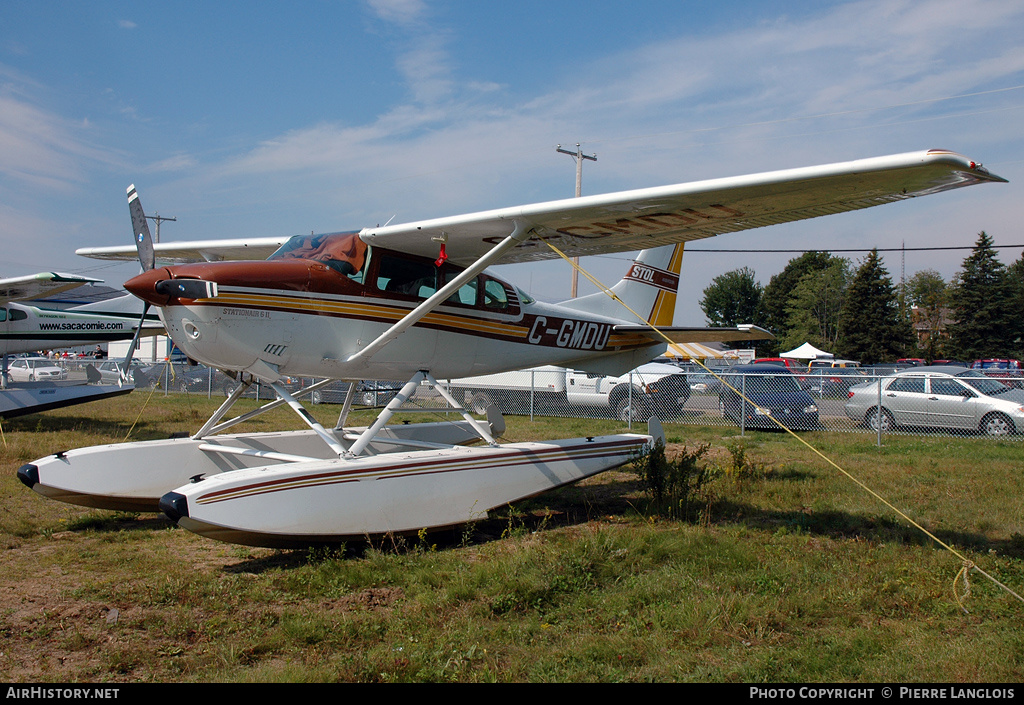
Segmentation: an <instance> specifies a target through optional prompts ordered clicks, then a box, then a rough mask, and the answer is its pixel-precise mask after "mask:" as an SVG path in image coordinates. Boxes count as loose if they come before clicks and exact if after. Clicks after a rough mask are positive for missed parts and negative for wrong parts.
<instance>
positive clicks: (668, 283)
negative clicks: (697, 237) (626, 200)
mask: <svg viewBox="0 0 1024 705" xmlns="http://www.w3.org/2000/svg"><path fill="white" fill-rule="evenodd" d="M682 263H683V243H679V244H677V245H665V246H663V247H656V248H654V249H650V250H643V251H642V252H641V253H640V255H639V256H638V257H637V258H636V259H635V260H634V261H633V264H631V265H630V267H629V270H628V271H627V272H626V275H625V276H624V277H622V279H621V280H619V282H618V283H617V284H616V285H615V286H613V287H612V288H611V290H612V292H613V293H614V294H615V295H616V296H617V297H618V298H619V299H621V300H622V302H623V303H625V304H626V306H628V307H629V308H630V309H632V310H633V311H634V312H635V313H636V314H638V315H639V316H640V317H642V318H643V319H644V320H645V321H647V322H648V323H651V324H652V325H655V326H671V325H672V318H673V316H674V315H675V309H676V292H677V291H678V289H679V270H680V267H681V266H682ZM560 305H562V306H565V307H566V308H573V309H576V310H578V311H586V312H587V313H593V314H597V315H601V316H609V317H611V318H619V319H626V320H629V319H632V318H633V315H632V314H631V313H629V311H627V310H626V309H625V308H623V306H622V304H620V303H619V302H618V301H616V300H614V299H612V297H610V296H608V294H607V293H605V292H603V291H600V292H597V293H596V294H589V295H587V296H581V297H579V298H576V299H570V300H568V301H563V302H561V304H560ZM637 322H639V321H637Z"/></svg>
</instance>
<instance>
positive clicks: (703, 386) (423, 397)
mask: <svg viewBox="0 0 1024 705" xmlns="http://www.w3.org/2000/svg"><path fill="white" fill-rule="evenodd" d="M111 363H113V361H111ZM115 364H118V363H113V364H108V365H107V367H108V368H111V367H113V366H114V365H115ZM97 366H98V367H102V366H103V365H102V364H100V365H97ZM658 367H659V368H664V367H665V366H663V365H659V366H658ZM640 369H641V370H643V369H645V368H640ZM132 371H133V378H134V382H135V385H136V387H139V388H147V387H152V386H156V387H157V388H158V389H162V390H164V392H165V393H174V392H188V393H191V394H200V395H202V396H206V397H211V398H212V397H227V396H228V395H229V394H230V393H231V391H232V390H233V389H234V388H235V386H237V384H238V382H236V381H235V380H234V379H232V378H231V377H228V376H227V375H225V374H223V373H222V372H219V371H217V370H214V369H211V368H208V367H204V366H202V365H198V366H190V365H186V364H180V365H178V364H174V365H171V364H167V363H164V364H159V365H153V366H145V365H139V366H137V367H136V366H133V370H132ZM509 374H512V373H509ZM515 375H516V376H515V377H514V379H513V382H514V383H509V378H505V379H504V380H495V379H494V378H493V377H492V378H475V379H474V378H466V379H462V380H442V381H440V382H439V383H440V384H443V385H444V386H445V387H446V388H447V389H448V390H449V391H450V392H451V393H452V394H453V395H454V397H455V399H456V400H457V401H459V402H460V403H463V404H464V405H465V406H466V408H468V409H469V410H470V411H471V412H472V413H474V414H483V413H484V412H485V410H486V407H487V406H488V405H491V404H493V405H494V406H496V407H497V408H498V410H500V411H501V412H502V413H503V414H506V415H520V416H529V417H537V416H557V417H566V418H594V419H618V420H619V421H622V422H623V423H625V424H626V425H628V426H629V427H630V428H632V427H633V424H634V423H636V424H637V425H638V426H639V425H640V424H644V423H646V421H647V419H649V418H650V417H651V416H657V417H658V418H659V419H660V420H662V422H663V423H665V424H696V425H726V426H730V427H734V428H736V429H737V430H738V432H739V433H740V434H746V433H753V432H757V431H773V430H774V431H778V430H781V429H782V427H785V428H789V429H792V430H794V431H814V430H826V431H837V432H848V433H863V434H866V435H872V436H874V437H875V438H877V440H878V442H879V443H881V441H882V439H883V438H884V437H885V436H887V435H890V434H943V435H952V436H962V437H967V436H971V437H978V436H988V437H994V438H1014V439H1020V438H1024V378H1016V377H1013V378H996V377H988V376H985V375H983V374H982V373H980V372H977V371H973V370H957V369H954V368H950V371H949V372H935V371H929V372H916V371H914V370H913V369H910V370H906V371H905V372H902V373H900V374H897V375H891V374H890V375H877V376H876V375H871V374H866V373H864V371H863V370H859V369H856V368H831V369H826V370H823V371H818V372H816V373H814V374H793V373H790V372H787V371H784V370H782V369H780V368H775V369H771V368H770V367H769V368H768V369H766V368H765V366H764V365H738V366H735V367H730V368H723V369H719V370H717V371H716V372H714V373H709V372H706V371H703V370H701V371H698V372H694V371H692V370H691V371H682V370H677V371H673V372H671V373H668V374H666V373H664V371H661V372H659V373H654V374H652V373H646V372H632V373H628V374H626V375H623V376H621V377H611V376H606V375H597V374H587V373H583V372H573V371H571V370H561V369H560V368H540V369H538V370H523V371H521V372H518V373H515ZM497 377H502V376H501V375H498V376H497ZM313 381H314V380H312V379H308V378H307V379H299V378H288V379H286V380H285V382H284V384H285V388H286V389H288V390H289V391H291V392H294V391H297V390H299V389H301V388H302V387H304V386H307V385H309V384H311V383H312V382H313ZM402 384H403V382H402V381H393V382H386V381H384V382H375V381H365V382H360V383H357V394H356V397H355V403H356V405H357V406H361V407H381V406H384V405H385V404H387V402H389V401H390V400H391V399H392V398H394V396H395V395H396V394H397V392H398V390H399V389H401V387H402ZM347 390H348V383H347V382H335V383H332V384H331V385H328V386H326V387H323V388H321V389H318V390H316V391H315V392H313V393H311V394H309V395H308V396H307V397H306V399H307V400H308V401H309V402H311V403H313V404H326V403H335V404H340V403H342V402H343V401H344V398H345V394H346V392H347ZM244 396H247V397H249V398H253V397H258V398H260V399H264V400H271V399H274V398H276V394H275V393H274V391H273V389H271V388H270V387H269V386H267V385H261V384H260V383H259V382H254V383H253V384H252V386H250V387H249V389H248V390H247V391H246V392H245V394H244ZM412 403H413V404H415V405H417V406H420V407H435V406H436V407H437V408H438V410H439V411H443V410H445V409H446V407H447V405H446V403H445V402H444V400H443V399H442V397H441V395H440V394H439V393H438V392H437V391H436V390H435V389H433V388H432V387H431V386H430V385H427V384H422V385H420V388H419V389H418V390H417V392H416V395H415V397H414V398H413V400H412Z"/></svg>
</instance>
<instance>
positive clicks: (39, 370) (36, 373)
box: [7, 357, 68, 382]
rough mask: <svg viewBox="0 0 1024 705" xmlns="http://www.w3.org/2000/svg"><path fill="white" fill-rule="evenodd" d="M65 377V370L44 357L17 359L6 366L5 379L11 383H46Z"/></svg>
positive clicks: (66, 375)
mask: <svg viewBox="0 0 1024 705" xmlns="http://www.w3.org/2000/svg"><path fill="white" fill-rule="evenodd" d="M67 377H68V371H67V370H65V369H64V368H63V367H61V366H60V365H57V364H55V363H54V362H53V361H52V360H49V359H47V358H45V357H18V358H15V359H14V360H11V362H10V364H9V365H8V366H7V378H8V379H9V380H11V381H12V382H48V381H59V380H62V379H67Z"/></svg>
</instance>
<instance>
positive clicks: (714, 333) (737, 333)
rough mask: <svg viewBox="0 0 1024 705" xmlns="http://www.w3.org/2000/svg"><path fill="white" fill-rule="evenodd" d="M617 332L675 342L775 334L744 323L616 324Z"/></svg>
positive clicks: (761, 338)
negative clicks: (698, 325)
mask: <svg viewBox="0 0 1024 705" xmlns="http://www.w3.org/2000/svg"><path fill="white" fill-rule="evenodd" d="M615 332H616V333H641V334H643V335H646V336H647V337H649V338H650V339H651V340H658V341H664V340H665V338H668V339H669V340H670V341H672V342H673V343H726V342H734V341H743V340H772V339H774V338H775V336H774V335H772V334H771V333H769V332H768V331H766V330H765V329H764V328H758V327H757V326H755V325H750V324H742V325H738V326H735V327H733V328H729V327H725V326H718V327H714V328H692V327H685V326H659V327H658V328H652V327H650V326H639V325H637V326H615Z"/></svg>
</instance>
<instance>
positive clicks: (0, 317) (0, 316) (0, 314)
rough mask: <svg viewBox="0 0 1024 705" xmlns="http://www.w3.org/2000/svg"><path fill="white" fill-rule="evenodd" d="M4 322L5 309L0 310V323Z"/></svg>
mask: <svg viewBox="0 0 1024 705" xmlns="http://www.w3.org/2000/svg"><path fill="white" fill-rule="evenodd" d="M6 320H7V309H6V308H0V323H3V322H4V321H6Z"/></svg>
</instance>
